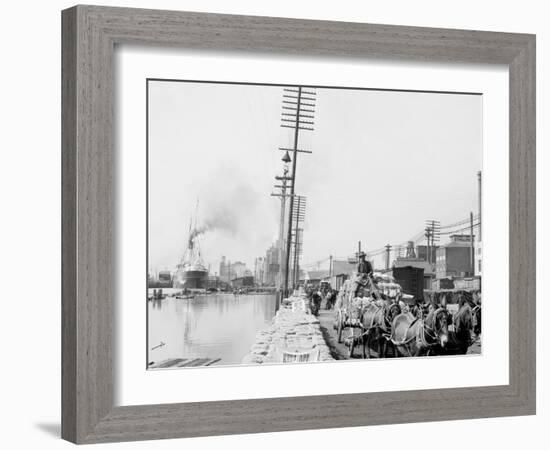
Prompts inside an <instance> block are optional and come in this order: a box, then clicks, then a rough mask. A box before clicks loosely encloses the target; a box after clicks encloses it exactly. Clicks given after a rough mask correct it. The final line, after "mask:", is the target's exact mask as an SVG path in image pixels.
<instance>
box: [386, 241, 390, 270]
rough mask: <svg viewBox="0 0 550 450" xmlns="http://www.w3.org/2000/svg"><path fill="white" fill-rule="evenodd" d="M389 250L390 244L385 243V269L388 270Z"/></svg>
mask: <svg viewBox="0 0 550 450" xmlns="http://www.w3.org/2000/svg"><path fill="white" fill-rule="evenodd" d="M390 251H391V245H390V244H387V245H386V270H389V268H390Z"/></svg>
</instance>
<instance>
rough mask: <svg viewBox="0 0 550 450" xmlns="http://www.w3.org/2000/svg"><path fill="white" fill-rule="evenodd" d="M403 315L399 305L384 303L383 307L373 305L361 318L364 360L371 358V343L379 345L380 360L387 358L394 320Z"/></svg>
mask: <svg viewBox="0 0 550 450" xmlns="http://www.w3.org/2000/svg"><path fill="white" fill-rule="evenodd" d="M399 314H401V308H400V307H399V305H398V304H397V303H384V304H383V305H382V306H378V305H374V304H373V305H371V306H370V307H369V308H367V309H366V310H365V311H363V316H362V318H361V325H362V327H363V336H362V341H363V358H370V357H371V354H370V350H371V343H376V344H377V351H378V357H379V358H385V357H386V356H387V343H388V339H389V337H390V334H391V325H392V322H393V319H394V318H395V317H397V316H398V315H399Z"/></svg>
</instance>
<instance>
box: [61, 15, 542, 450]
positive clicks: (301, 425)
mask: <svg viewBox="0 0 550 450" xmlns="http://www.w3.org/2000/svg"><path fill="white" fill-rule="evenodd" d="M62 34H63V37H62V107H63V111H62V207H63V218H62V234H63V245H62V272H63V275H62V276H63V279H62V409H63V412H62V437H63V438H64V439H67V440H69V441H72V442H76V443H94V442H108V441H128V440H140V439H160V438H178V437H190V436H208V435H221V434H235V433H260V432H273V431H284V430H303V429H316V428H335V427H350V426H362V425H374V424H388V423H403V422H421V421H433V420H451V419H467V418H480V417H496V416H511V415H527V414H534V413H535V392H536V387H535V36H533V35H528V34H510V33H494V32H483V31H464V30H450V29H435V28H417V27H409V26H389V25H370V24H361V23H344V22H329V21H310V20H295V19H283V18H270V17H248V16H233V15H219V14H203V13H189V12H176V11H157V10H144V9H127V8H110V7H98V6H75V7H73V8H70V9H67V10H65V11H63V12H62ZM125 43H130V44H151V45H157V46H162V47H183V48H193V49H199V50H200V49H215V50H227V51H234V50H238V51H243V52H247V51H255V52H265V53H266V54H301V55H325V56H331V57H335V58H339V57H353V58H367V57H368V58H371V57H376V58H392V59H393V58H395V59H403V58H405V59H408V60H419V61H434V62H446V61H450V62H466V63H482V64H505V65H507V66H508V69H509V82H510V91H509V93H510V98H509V100H510V110H509V113H510V116H509V119H510V122H509V125H510V130H509V132H510V135H509V136H510V152H509V161H510V192H509V194H510V241H509V243H510V286H509V291H510V298H509V302H510V303H509V304H510V310H509V312H510V342H509V351H510V359H509V360H510V372H509V374H510V378H509V384H508V385H502V386H488V387H472V388H453V389H430V390H420V391H419V390H415V391H403V392H379V393H361V394H346V395H320V396H307V397H285V398H276V399H260V400H237V401H215V402H198V403H175V404H163V405H139V406H120V407H114V403H113V361H112V358H113V349H112V344H113V336H114V333H113V326H114V325H113V311H114V284H115V280H114V274H115V270H114V269H115V266H114V261H113V254H114V252H113V247H114V245H113V244H114V237H113V230H114V226H113V217H114V208H115V202H114V193H113V188H114V184H115V183H114V180H113V177H114V173H113V160H114V157H115V154H114V152H115V147H114V139H113V123H114V121H113V98H114V95H113V94H114V92H113V84H114V83H113V52H114V49H115V45H116V44H125ZM449 405H452V407H449Z"/></svg>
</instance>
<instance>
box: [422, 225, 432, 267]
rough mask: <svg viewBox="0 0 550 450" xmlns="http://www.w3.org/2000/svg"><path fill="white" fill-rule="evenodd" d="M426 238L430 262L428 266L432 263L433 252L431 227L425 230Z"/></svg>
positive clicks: (427, 256)
mask: <svg viewBox="0 0 550 450" xmlns="http://www.w3.org/2000/svg"><path fill="white" fill-rule="evenodd" d="M424 231H425V233H424V236H426V261H428V264H431V263H432V252H431V251H430V236H431V233H432V231H431V229H430V228H429V227H426V228H425V230H424Z"/></svg>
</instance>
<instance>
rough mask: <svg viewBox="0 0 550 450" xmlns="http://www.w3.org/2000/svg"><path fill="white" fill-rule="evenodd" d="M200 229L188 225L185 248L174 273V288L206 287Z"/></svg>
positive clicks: (205, 270)
mask: <svg viewBox="0 0 550 450" xmlns="http://www.w3.org/2000/svg"><path fill="white" fill-rule="evenodd" d="M200 234H201V231H200V230H199V229H198V228H197V225H196V223H195V225H194V226H193V227H192V226H191V225H190V226H189V237H188V238H187V249H186V250H185V253H184V254H183V256H182V258H181V260H180V262H179V264H178V265H177V266H176V272H175V274H174V288H176V289H192V290H198V289H201V290H202V289H206V286H207V282H208V269H207V268H206V265H205V264H204V261H203V260H202V256H201V250H200V243H199V236H200Z"/></svg>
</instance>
